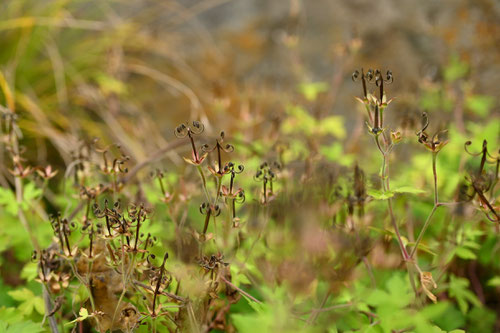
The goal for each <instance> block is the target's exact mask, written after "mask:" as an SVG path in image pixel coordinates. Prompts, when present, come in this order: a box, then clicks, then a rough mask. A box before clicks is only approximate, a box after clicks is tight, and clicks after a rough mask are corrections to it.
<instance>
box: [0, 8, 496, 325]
mask: <svg viewBox="0 0 500 333" xmlns="http://www.w3.org/2000/svg"><path fill="white" fill-rule="evenodd" d="M147 2H148V5H149V7H148V6H146V7H147V8H145V7H143V6H145V5H144V4H143V3H142V2H141V1H130V2H126V3H120V4H119V5H118V4H117V3H113V2H107V1H103V2H99V4H95V3H94V2H91V1H87V0H79V1H48V2H37V1H34V0H22V1H16V2H7V3H5V4H0V37H1V38H2V41H3V43H4V45H5V47H3V49H2V50H1V51H0V114H1V118H0V129H1V132H0V135H1V142H0V161H1V163H0V184H1V186H0V272H1V273H0V331H1V332H111V331H122V332H208V331H213V332H220V331H228V332H255V331H261V332H326V331H328V332H345V333H347V332H358V331H359V332H380V333H385V332H417V333H420V332H421V333H428V332H452V333H459V332H465V331H467V332H494V331H498V330H499V329H500V327H499V326H498V325H499V322H498V318H497V313H499V303H498V299H499V292H500V262H499V261H498V259H497V258H498V256H499V255H500V246H499V245H500V236H499V232H500V217H499V210H498V207H499V206H500V202H499V199H500V185H499V184H500V182H499V181H498V177H499V165H500V155H499V150H498V149H499V142H498V137H499V136H498V134H499V133H500V121H499V118H498V101H497V99H496V98H495V97H496V96H493V95H492V93H491V91H489V90H488V89H485V88H484V86H488V85H485V84H484V85H483V83H482V81H481V80H480V79H479V78H478V72H479V71H480V70H481V67H480V66H479V65H478V64H477V62H474V61H472V60H471V58H470V57H469V56H468V54H467V53H461V52H456V51H455V50H454V49H453V48H452V47H450V50H449V52H447V54H446V56H445V59H444V60H443V61H442V64H440V66H438V67H439V68H438V70H437V71H438V74H436V75H435V76H433V77H427V76H425V75H422V76H418V75H414V76H415V77H414V78H408V77H406V80H407V81H406V80H405V76H406V75H409V74H408V73H406V71H405V70H404V69H405V67H404V66H401V64H400V65H399V67H397V66H398V62H399V61H401V60H400V59H396V58H394V57H386V60H385V62H387V63H388V64H394V66H395V67H394V74H393V72H392V71H390V70H385V71H382V70H377V69H373V70H372V69H367V68H359V69H358V70H356V71H355V72H354V73H353V74H352V76H351V77H350V74H348V72H350V70H351V67H353V66H354V64H355V63H367V62H372V61H367V59H366V55H372V56H373V53H372V52H375V51H376V52H377V57H378V54H380V57H383V55H382V54H385V53H379V52H382V50H380V48H379V47H378V46H377V47H374V46H373V45H371V43H372V42H370V40H371V39H370V38H372V37H370V38H369V36H368V37H367V36H365V37H364V38H361V39H358V38H354V39H350V40H347V41H345V42H343V43H338V44H335V45H333V46H332V49H333V50H334V51H333V53H334V61H333V62H332V63H334V64H335V66H336V67H335V68H334V70H332V75H333V77H332V78H329V77H328V76H326V75H313V67H314V66H315V64H310V63H309V62H307V61H304V60H303V59H302V57H303V56H304V54H303V53H304V49H303V48H307V43H305V40H303V39H301V38H300V37H301V35H300V34H299V33H298V32H297V31H299V30H300V29H295V28H294V24H297V22H301V20H300V19H299V17H295V16H294V15H295V14H294V13H295V10H298V9H297V8H295V7H293V6H292V8H291V10H290V11H289V13H288V14H287V15H290V17H289V18H288V19H287V24H286V27H285V28H284V30H283V31H284V32H282V31H281V28H276V27H272V28H270V29H271V30H270V32H269V36H273V37H272V39H273V43H278V44H279V48H280V52H277V53H278V54H279V59H278V60H279V62H280V63H281V62H283V65H284V67H287V68H286V73H285V72H284V73H281V74H280V75H284V76H285V77H286V79H285V80H284V81H283V82H281V81H279V84H277V82H278V81H276V78H275V77H271V78H270V79H269V80H268V81H266V80H257V81H254V79H253V75H255V73H260V74H258V76H262V73H261V69H259V68H260V67H259V66H258V65H257V64H258V63H260V62H261V60H266V59H265V56H260V54H261V52H264V50H262V49H261V48H264V47H265V46H264V45H268V44H267V42H264V41H265V40H267V39H268V38H267V37H265V38H264V37H263V36H262V35H261V33H259V32H255V31H253V30H251V29H250V31H246V32H245V34H243V33H242V35H238V36H232V37H227V34H224V33H221V34H218V35H217V36H216V38H215V40H217V41H222V40H225V39H224V38H229V39H228V40H229V41H231V42H230V43H227V44H228V46H224V43H222V42H221V43H218V42H217V43H214V39H213V38H212V37H211V36H210V35H207V32H206V31H205V30H204V29H202V28H199V27H200V26H199V25H197V24H195V26H196V28H193V29H195V30H196V31H195V33H194V34H193V35H194V36H195V37H193V36H192V35H191V34H190V33H189V31H190V30H189V29H187V28H186V26H185V24H186V22H188V23H189V22H191V21H190V20H191V19H193V17H196V16H197V15H201V14H200V11H204V10H206V11H209V8H210V6H212V5H214V4H213V2H210V1H206V2H204V1H202V2H200V5H198V6H199V7H198V6H196V5H194V6H192V7H189V6H188V7H184V6H181V5H180V4H179V3H177V2H175V1H173V2H162V1H147ZM292 2H293V1H292ZM311 3H312V2H311ZM204 6H208V7H204ZM307 6H314V5H311V4H307ZM165 7H168V8H169V10H172V11H173V13H177V14H178V15H173V16H175V17H173V16H172V15H167V16H166V17H163V16H162V13H165V10H166V9H165ZM138 8H141V10H138ZM207 8H208V9H207ZM294 8H295V9H294ZM143 10H144V12H143ZM171 16H172V17H171ZM163 20H166V22H163ZM193 20H194V19H193ZM160 22H161V23H160ZM478 26H480V25H479V23H478ZM484 29H486V28H484ZM486 30H488V29H486ZM488 31H489V30H488ZM159 32H161V33H159ZM200 36H201V38H202V42H201V43H193V40H192V38H200ZM266 36H267V35H266ZM231 38H234V40H237V42H234V40H233V39H231ZM492 43H493V42H492ZM193 44H196V45H194V46H193ZM197 44H200V46H198V45H197ZM303 45H305V46H303ZM493 46H494V45H493ZM191 47H192V48H191ZM276 47H278V46H276ZM200 48H202V51H203V52H199V51H200ZM360 50H361V52H359V51H360ZM275 51H276V50H275ZM358 52H359V53H358ZM383 52H386V51H385V48H384V51H383ZM266 54H267V53H266ZM476 56H478V55H477V54H476ZM491 56H493V55H491ZM325 57H326V56H325ZM473 59H476V58H473ZM382 60H383V59H382V58H380V59H379V60H377V62H381V63H385V62H384V61H382ZM323 61H325V62H327V60H326V58H325V59H323V60H322V62H321V63H320V64H319V66H320V68H321V69H322V70H323V67H321V66H324V65H322V64H323ZM406 61H408V62H409V61H410V59H404V63H405V64H406ZM233 62H234V63H233ZM165 63H167V64H165ZM308 66H310V67H311V68H309V67H308ZM270 67H279V66H277V64H272V66H270ZM252 69H254V70H255V72H252ZM267 70H268V68H266V70H265V71H267ZM265 71H264V72H265ZM408 72H409V73H412V72H411V71H408ZM328 75H330V74H328ZM247 76H248V78H246V77H247ZM484 76H485V77H486V75H484ZM243 78H245V79H243ZM351 78H352V81H354V83H353V82H352V81H351V80H350V79H351ZM411 80H416V83H415V81H411ZM408 87H417V88H412V89H408ZM344 89H347V90H349V91H344ZM353 89H358V93H355V95H356V96H357V97H356V99H353V98H351V97H352V94H353V93H352V92H351V91H354V90H353ZM393 89H394V90H395V91H398V90H399V92H398V93H396V94H395V95H396V96H395V97H394V96H393V95H394V94H393V93H392V90H393ZM405 89H406V90H405ZM356 100H357V102H356ZM358 102H359V103H358ZM167 106H168V108H167ZM407 109H408V110H410V111H408V110H407ZM415 109H416V110H418V112H417V111H415V112H412V111H411V110H415ZM166 110H167V111H166ZM186 110H188V111H187V112H186ZM179 119H180V121H179V122H180V124H179V125H177V126H175V124H177V121H178V120H179ZM188 119H190V120H189V121H188ZM97 138H99V139H97Z"/></svg>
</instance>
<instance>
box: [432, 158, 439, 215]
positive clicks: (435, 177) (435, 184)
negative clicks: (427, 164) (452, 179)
mask: <svg viewBox="0 0 500 333" xmlns="http://www.w3.org/2000/svg"><path fill="white" fill-rule="evenodd" d="M436 158H437V153H436V152H433V153H432V174H433V176H434V206H437V204H438V202H439V200H438V189H437V172H436Z"/></svg>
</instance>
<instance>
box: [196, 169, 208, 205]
mask: <svg viewBox="0 0 500 333" xmlns="http://www.w3.org/2000/svg"><path fill="white" fill-rule="evenodd" d="M196 168H197V169H198V172H199V173H200V177H201V181H202V183H203V190H204V191H205V196H206V197H207V200H208V202H212V199H211V198H210V194H209V193H208V190H207V180H206V179H205V175H204V174H203V170H202V169H201V166H199V165H197V166H196Z"/></svg>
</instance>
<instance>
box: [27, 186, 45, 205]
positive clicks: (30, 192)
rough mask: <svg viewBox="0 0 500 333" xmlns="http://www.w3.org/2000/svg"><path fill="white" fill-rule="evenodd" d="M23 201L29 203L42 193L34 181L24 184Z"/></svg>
mask: <svg viewBox="0 0 500 333" xmlns="http://www.w3.org/2000/svg"><path fill="white" fill-rule="evenodd" d="M23 192H24V201H26V202H27V203H29V202H30V201H32V200H35V199H37V198H38V197H40V196H41V195H42V190H41V189H39V188H38V187H36V185H35V183H33V182H29V183H27V184H26V186H24V189H23Z"/></svg>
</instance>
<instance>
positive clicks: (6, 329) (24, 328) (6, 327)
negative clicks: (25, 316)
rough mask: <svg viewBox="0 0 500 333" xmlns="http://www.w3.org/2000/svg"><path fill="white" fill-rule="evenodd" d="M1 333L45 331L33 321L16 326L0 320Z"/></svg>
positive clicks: (16, 324)
mask: <svg viewBox="0 0 500 333" xmlns="http://www.w3.org/2000/svg"><path fill="white" fill-rule="evenodd" d="M0 331H1V332H2V333H39V332H43V331H45V330H44V328H43V327H42V325H41V324H38V323H34V322H32V321H31V320H28V321H23V322H19V323H15V324H9V323H7V322H5V321H2V320H0Z"/></svg>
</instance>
